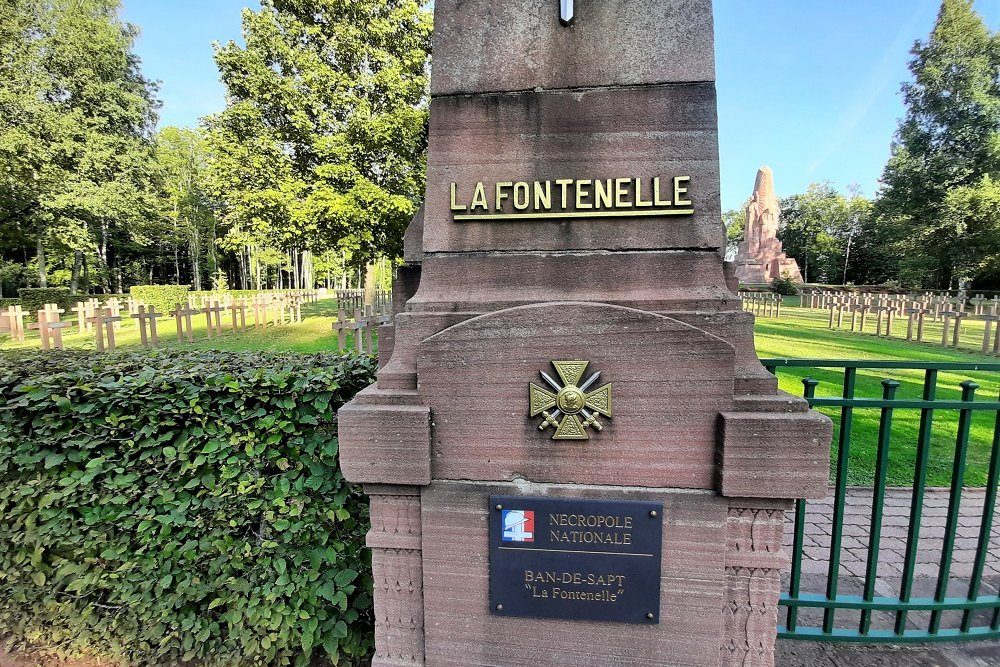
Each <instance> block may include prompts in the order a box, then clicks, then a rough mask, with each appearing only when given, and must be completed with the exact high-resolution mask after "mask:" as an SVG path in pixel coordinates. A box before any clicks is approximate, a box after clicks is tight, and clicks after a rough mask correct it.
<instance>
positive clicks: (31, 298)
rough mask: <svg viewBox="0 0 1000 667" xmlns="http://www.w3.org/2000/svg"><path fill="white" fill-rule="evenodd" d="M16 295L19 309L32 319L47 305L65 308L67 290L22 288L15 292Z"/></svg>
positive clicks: (57, 288) (67, 296)
mask: <svg viewBox="0 0 1000 667" xmlns="http://www.w3.org/2000/svg"><path fill="white" fill-rule="evenodd" d="M17 295H18V296H19V297H21V308H23V309H24V310H25V312H27V313H30V315H31V317H32V318H34V317H35V314H36V313H37V312H38V311H39V310H41V309H42V308H44V307H45V304H47V303H54V304H57V305H58V306H59V307H60V308H66V306H67V299H68V298H69V289H67V288H65V287H22V288H21V289H19V290H17ZM74 303H75V302H74Z"/></svg>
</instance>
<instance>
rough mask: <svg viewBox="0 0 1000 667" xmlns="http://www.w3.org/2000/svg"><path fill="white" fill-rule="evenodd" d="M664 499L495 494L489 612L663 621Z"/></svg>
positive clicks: (583, 619) (623, 621) (579, 618)
mask: <svg viewBox="0 0 1000 667" xmlns="http://www.w3.org/2000/svg"><path fill="white" fill-rule="evenodd" d="M662 537H663V505H662V504H660V503H652V502H641V501H633V500H621V501H619V500H590V499H585V498H530V497H525V496H490V610H491V611H492V613H493V614H495V615H499V616H530V617H534V618H562V619H569V620H578V621H613V622H617V623H643V624H646V625H650V624H655V623H659V622H660V557H661V552H662V549H661V545H662Z"/></svg>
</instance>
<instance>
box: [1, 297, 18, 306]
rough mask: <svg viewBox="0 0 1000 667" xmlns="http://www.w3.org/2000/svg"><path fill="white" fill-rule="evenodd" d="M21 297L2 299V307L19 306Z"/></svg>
mask: <svg viewBox="0 0 1000 667" xmlns="http://www.w3.org/2000/svg"><path fill="white" fill-rule="evenodd" d="M20 303H21V300H20V299H0V308H6V307H7V306H17V305H20Z"/></svg>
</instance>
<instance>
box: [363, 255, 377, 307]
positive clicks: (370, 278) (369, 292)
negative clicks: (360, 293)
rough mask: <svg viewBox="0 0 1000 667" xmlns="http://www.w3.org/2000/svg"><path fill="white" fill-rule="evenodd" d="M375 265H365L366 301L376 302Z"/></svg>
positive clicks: (369, 302)
mask: <svg viewBox="0 0 1000 667" xmlns="http://www.w3.org/2000/svg"><path fill="white" fill-rule="evenodd" d="M375 289H376V284H375V265H374V264H368V265H367V266H365V303H366V304H372V305H374V304H375Z"/></svg>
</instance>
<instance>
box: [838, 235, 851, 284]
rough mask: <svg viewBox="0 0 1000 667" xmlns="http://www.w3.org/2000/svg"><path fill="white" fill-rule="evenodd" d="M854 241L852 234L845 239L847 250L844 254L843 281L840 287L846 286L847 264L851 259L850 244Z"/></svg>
mask: <svg viewBox="0 0 1000 667" xmlns="http://www.w3.org/2000/svg"><path fill="white" fill-rule="evenodd" d="M853 241H854V232H851V234H850V235H849V236H848V237H847V250H846V251H845V252H844V280H843V281H842V282H841V283H840V284H841V285H846V284H847V262H848V261H849V260H850V259H851V243H852V242H853Z"/></svg>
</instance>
